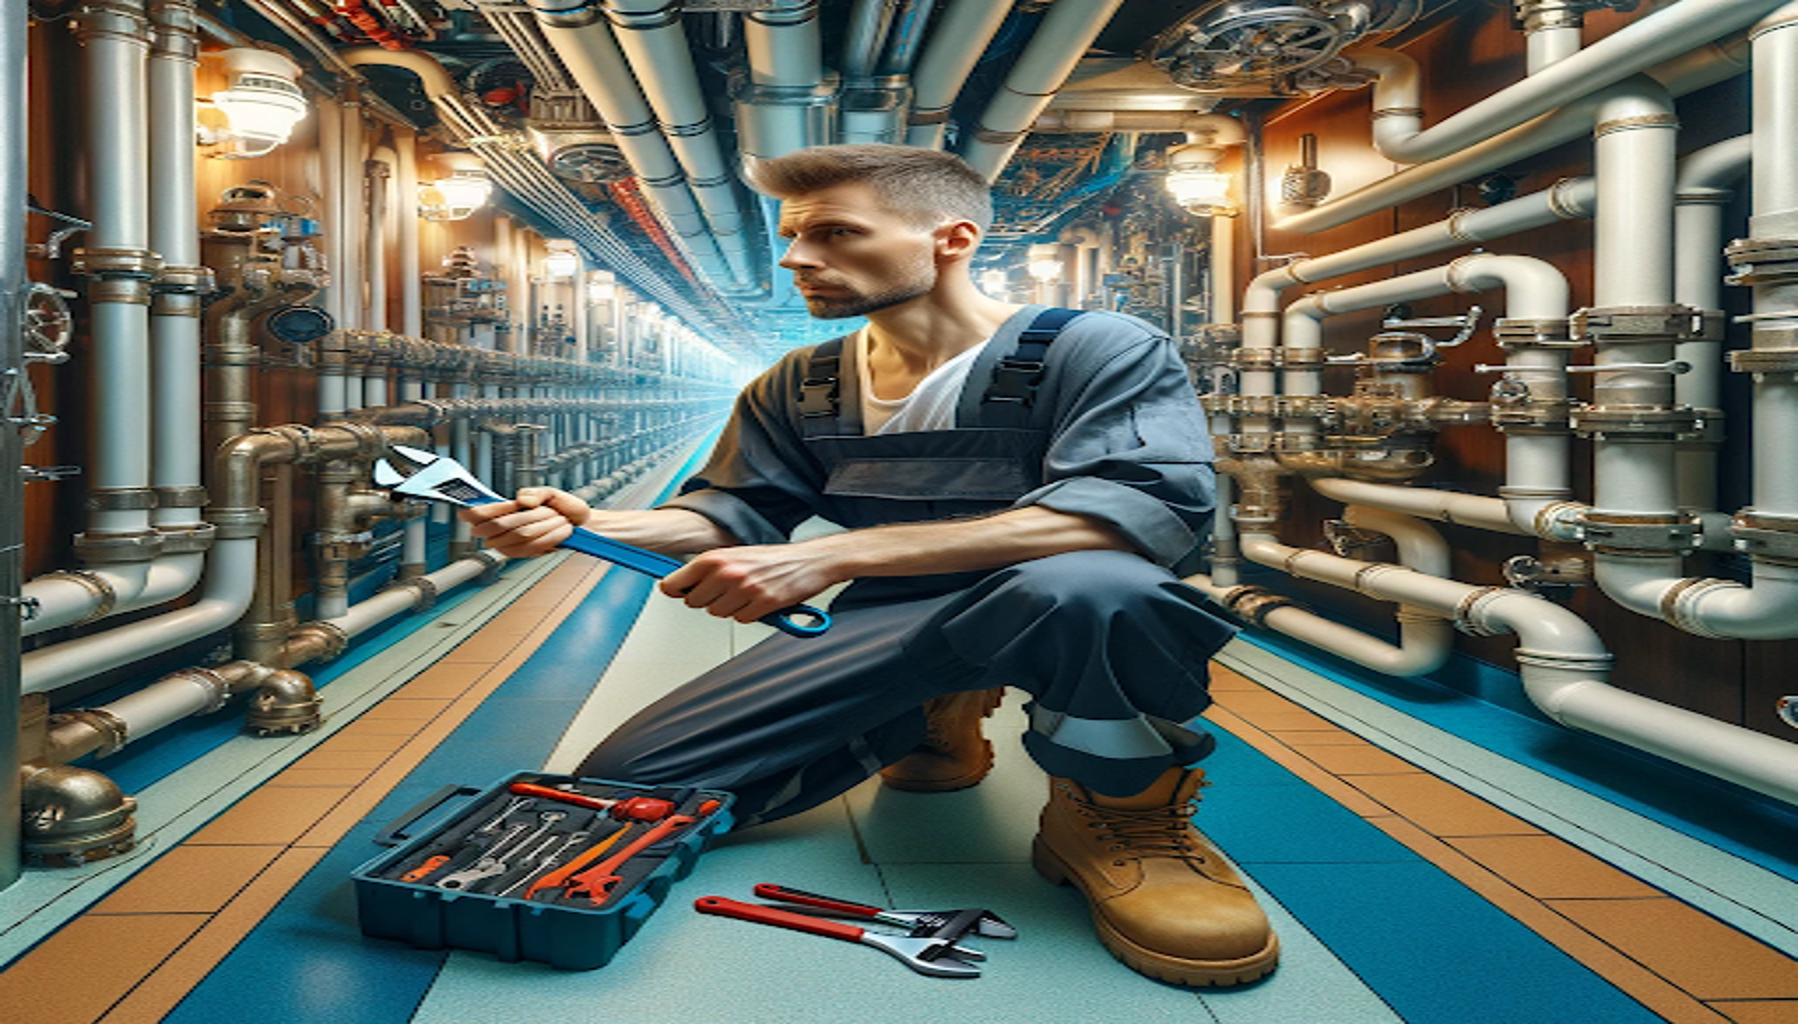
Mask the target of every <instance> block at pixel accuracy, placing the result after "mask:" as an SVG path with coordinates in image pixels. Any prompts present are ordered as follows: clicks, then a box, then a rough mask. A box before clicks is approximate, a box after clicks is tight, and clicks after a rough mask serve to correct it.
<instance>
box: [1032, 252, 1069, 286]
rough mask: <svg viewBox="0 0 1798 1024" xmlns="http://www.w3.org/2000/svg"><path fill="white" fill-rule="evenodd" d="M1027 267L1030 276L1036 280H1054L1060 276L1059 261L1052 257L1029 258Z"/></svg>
mask: <svg viewBox="0 0 1798 1024" xmlns="http://www.w3.org/2000/svg"><path fill="white" fill-rule="evenodd" d="M1028 269H1029V271H1030V276H1031V277H1034V278H1036V279H1037V280H1038V281H1055V280H1059V279H1060V278H1061V261H1060V260H1058V259H1055V258H1053V257H1047V256H1045V257H1040V258H1038V259H1034V260H1031V261H1030V263H1029V266H1028Z"/></svg>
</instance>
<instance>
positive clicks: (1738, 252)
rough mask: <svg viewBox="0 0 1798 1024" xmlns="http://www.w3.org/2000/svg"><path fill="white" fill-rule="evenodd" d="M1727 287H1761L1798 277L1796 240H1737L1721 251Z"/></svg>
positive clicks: (1797, 242) (1797, 247)
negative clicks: (1727, 267)
mask: <svg viewBox="0 0 1798 1024" xmlns="http://www.w3.org/2000/svg"><path fill="white" fill-rule="evenodd" d="M1723 258H1724V259H1725V260H1727V261H1728V262H1729V269H1730V271H1731V274H1730V276H1728V277H1726V278H1724V281H1725V282H1726V283H1728V284H1743V285H1752V284H1764V283H1772V282H1778V281H1783V280H1787V279H1790V278H1791V277H1792V276H1793V275H1794V274H1798V238H1738V239H1736V240H1735V241H1734V242H1731V243H1730V244H1729V245H1728V246H1726V247H1724V249H1723Z"/></svg>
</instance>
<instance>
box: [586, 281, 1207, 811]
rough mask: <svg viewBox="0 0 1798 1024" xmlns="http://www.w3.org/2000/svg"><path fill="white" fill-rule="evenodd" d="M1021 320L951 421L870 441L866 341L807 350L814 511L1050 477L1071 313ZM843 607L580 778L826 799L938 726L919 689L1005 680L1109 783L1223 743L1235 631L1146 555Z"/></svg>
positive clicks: (1044, 731)
mask: <svg viewBox="0 0 1798 1024" xmlns="http://www.w3.org/2000/svg"><path fill="white" fill-rule="evenodd" d="M1025 314H1028V315H1029V316H1030V317H1031V318H1030V319H1027V320H1025V321H1023V322H1024V323H1028V326H1027V327H1024V328H1023V329H1022V330H1021V331H1018V330H1017V329H1016V328H1015V327H1013V328H1012V329H1011V330H1009V331H1003V330H1002V331H1001V332H1000V333H999V334H997V335H995V337H994V339H993V340H992V341H991V342H989V344H988V349H989V351H988V352H985V353H983V354H982V358H981V360H980V361H979V362H978V363H977V364H976V366H975V368H974V370H973V371H972V372H971V373H970V376H969V380H968V384H967V385H966V389H965V391H964V401H963V405H962V409H961V414H960V415H958V418H957V426H956V427H955V429H952V430H946V431H930V432H918V433H898V434H883V435H876V436H871V437H864V436H862V435H861V429H862V427H861V422H860V420H861V416H860V401H859V395H858V386H857V383H856V382H857V377H858V375H857V372H856V369H855V367H854V365H853V358H854V356H853V348H847V349H846V347H845V346H844V345H843V344H842V339H838V340H837V341H835V342H827V343H825V344H823V345H820V346H818V347H817V348H816V349H814V350H813V351H812V353H811V355H810V358H809V360H808V361H806V362H805V364H804V366H803V372H801V373H798V374H796V375H794V377H795V379H796V381H797V382H798V383H797V387H796V388H795V389H793V390H795V391H796V392H797V393H796V394H791V395H790V397H791V399H792V400H794V401H796V402H797V406H798V412H799V415H798V417H797V429H796V430H795V431H794V433H795V435H796V438H795V439H794V440H796V441H797V443H799V444H802V445H803V452H804V457H805V458H806V459H808V460H810V465H809V466H808V467H806V468H807V471H808V472H811V473H813V474H815V475H816V476H817V478H818V479H820V480H822V485H821V486H820V487H819V488H818V492H819V495H820V497H819V498H818V499H817V500H816V501H815V502H814V504H815V505H816V506H818V507H817V508H816V511H817V513H818V514H820V515H825V516H826V517H827V518H829V519H831V520H832V521H834V522H837V523H839V524H840V525H843V526H846V527H849V528H851V529H854V528H860V527H868V526H874V525H879V524H884V523H894V522H911V521H920V520H937V519H946V518H950V517H959V516H967V515H979V514H990V513H994V512H999V511H1003V510H1005V509H1007V508H1010V507H1012V506H1013V503H1014V502H1016V501H1017V500H1018V499H1019V498H1020V497H1022V496H1024V495H1026V494H1029V493H1031V492H1033V491H1035V490H1037V489H1038V488H1040V487H1042V486H1043V482H1044V481H1043V477H1044V472H1043V469H1042V467H1043V464H1044V457H1045V451H1046V449H1047V447H1048V443H1049V437H1050V427H1049V425H1048V423H1047V422H1046V420H1047V417H1048V411H1047V410H1044V409H1041V408H1038V405H1039V403H1038V402H1036V401H1035V398H1036V392H1037V388H1038V385H1039V384H1040V383H1041V382H1042V380H1043V379H1044V365H1045V362H1046V357H1047V354H1048V350H1049V348H1050V345H1051V344H1052V343H1053V342H1054V341H1055V340H1056V338H1057V336H1058V335H1059V333H1060V331H1061V329H1062V328H1063V327H1064V326H1065V325H1066V323H1067V322H1068V321H1069V320H1070V319H1072V318H1073V317H1074V316H1076V315H1078V314H1076V313H1074V312H1073V311H1069V310H1047V311H1042V312H1040V313H1039V312H1036V311H1035V310H1034V309H1027V310H1026V311H1025ZM1099 315H1104V314H1099ZM845 364H847V365H845ZM1170 365H1172V366H1174V367H1176V368H1177V367H1178V360H1177V358H1176V359H1173V361H1172V363H1171V364H1170ZM1181 372H1182V374H1183V371H1181ZM1184 380H1185V378H1184V376H1183V375H1182V376H1181V377H1180V385H1179V386H1180V387H1185V384H1184ZM1185 395H1186V397H1188V398H1190V391H1186V392H1185ZM1194 408H1195V410H1196V403H1195V404H1194ZM741 412H742V408H741V406H740V408H739V413H740V414H741ZM1194 422H1196V423H1198V424H1200V426H1199V427H1197V428H1195V429H1198V430H1200V431H1202V419H1198V418H1196V417H1195V421H1194ZM731 439H732V435H731V434H727V436H726V439H725V441H724V442H721V445H724V444H728V443H730V442H731ZM1194 443H1195V444H1197V445H1199V446H1201V448H1202V451H1200V452H1199V453H1198V455H1197V456H1196V457H1195V461H1208V459H1209V447H1208V438H1206V437H1204V435H1203V434H1202V432H1201V433H1200V434H1198V436H1197V437H1196V439H1195V441H1194ZM719 459H720V456H717V455H715V456H714V463H717V462H718V461H719ZM1206 470H1207V472H1209V469H1208V467H1206ZM702 475H703V474H702ZM1207 500H1208V496H1207ZM674 504H677V505H678V504H680V502H679V501H677V502H675V503H674ZM699 507H704V506H703V505H702V506H699ZM739 529H740V530H741V532H740V533H739V536H743V534H745V533H749V530H748V529H747V528H746V527H739ZM743 539H745V540H746V541H748V542H751V543H756V542H760V539H759V538H756V537H753V536H743ZM831 614H832V616H833V618H834V620H835V624H834V625H833V626H832V627H831V629H830V631H829V632H828V633H826V634H824V635H823V636H821V637H818V638H813V639H800V638H795V637H790V636H786V635H784V634H776V635H773V636H770V637H769V638H768V639H766V640H764V641H762V642H761V643H759V644H757V645H756V646H755V647H753V648H751V649H750V650H748V651H745V652H744V653H743V654H741V655H739V656H737V657H735V658H732V659H731V660H730V661H727V662H725V663H723V664H721V665H719V666H718V667H716V668H714V669H712V670H711V671H709V672H706V673H705V674H703V675H701V676H700V677H699V678H697V679H694V680H693V681H691V682H689V683H687V684H685V685H683V686H681V687H679V688H677V689H676V690H674V691H672V692H671V693H669V694H668V695H667V696H665V697H663V698H662V699H661V700H658V701H656V702H655V703H654V704H652V705H651V706H649V707H648V708H645V709H644V710H643V711H641V712H640V713H638V714H637V715H636V716H634V717H633V718H631V719H630V720H629V721H627V722H626V723H625V724H624V725H622V726H620V727H619V728H618V729H617V730H616V731H615V732H614V733H613V734H612V735H611V736H609V737H607V738H606V739H605V740H604V741H603V742H601V743H600V745H599V746H598V747H597V748H595V749H594V750H593V751H592V752H591V753H590V754H589V755H588V756H587V758H586V759H585V760H584V761H583V762H582V763H581V765H580V767H579V769H578V770H579V773H580V774H581V775H584V776H588V777H592V778H604V779H614V780H619V781H630V782H643V783H651V784H678V785H691V786H700V787H704V788H709V789H724V790H729V791H731V792H732V793H734V794H736V797H737V803H736V806H735V808H734V810H735V811H736V813H737V814H738V816H739V818H740V819H741V820H742V821H743V822H744V823H745V824H754V823H757V822H761V821H768V820H772V819H774V818H779V817H784V816H786V815H789V814H795V813H798V812H800V811H803V810H806V809H807V808H810V807H812V806H815V805H817V804H819V803H822V802H823V801H825V800H828V799H830V798H831V797H833V796H836V795H838V794H840V793H842V792H844V791H845V790H847V789H849V788H850V787H851V786H854V785H855V784H856V783H858V782H860V781H862V780H863V779H865V778H867V777H868V776H869V775H871V774H873V773H874V772H876V771H878V770H879V769H881V768H882V767H884V766H886V765H888V764H891V763H893V762H895V761H897V760H899V759H900V758H902V757H904V756H905V755H906V754H908V753H910V752H911V750H912V749H913V748H914V747H915V746H916V745H917V744H918V743H919V742H920V741H921V740H922V739H923V737H924V734H925V718H924V714H923V712H922V705H923V703H924V702H925V701H926V700H928V699H930V698H932V697H938V696H942V695H944V694H949V693H955V692H959V691H965V690H979V689H985V688H988V687H994V686H1012V687H1017V688H1019V689H1021V690H1024V691H1026V692H1027V693H1029V694H1030V696H1031V700H1030V702H1029V703H1028V705H1027V712H1028V714H1029V717H1030V729H1029V731H1028V732H1027V733H1026V734H1025V737H1024V745H1025V748H1026V749H1027V750H1028V751H1029V753H1030V755H1031V757H1032V758H1034V759H1035V760H1036V762H1037V763H1038V764H1039V765H1040V766H1041V767H1042V768H1043V769H1044V770H1045V771H1047V772H1048V773H1049V774H1051V775H1055V776H1061V777H1066V778H1071V779H1074V780H1075V781H1077V782H1079V783H1081V784H1083V785H1085V786H1087V787H1089V788H1091V789H1094V790H1096V791H1098V792H1100V793H1104V794H1108V795H1114V796H1125V795H1129V794H1132V793H1136V792H1139V791H1141V790H1142V789H1144V788H1146V787H1147V786H1148V785H1149V783H1151V782H1152V781H1154V780H1155V778H1156V777H1157V776H1159V775H1160V774H1161V773H1162V772H1163V771H1164V770H1166V769H1167V768H1168V767H1170V766H1174V765H1187V764H1191V763H1193V762H1195V761H1197V760H1199V759H1200V758H1202V757H1204V756H1205V755H1206V754H1207V753H1209V752H1210V750H1211V748H1212V746H1213V743H1214V741H1213V739H1212V737H1211V736H1210V735H1209V734H1208V733H1206V732H1205V731H1204V729H1203V728H1202V727H1201V726H1200V725H1199V724H1198V723H1197V721H1196V718H1197V716H1198V715H1199V713H1200V712H1202V711H1203V710H1204V709H1205V708H1206V706H1207V705H1208V704H1209V703H1210V698H1209V696H1208V695H1207V693H1206V685H1207V680H1208V672H1207V663H1208V661H1209V659H1210V657H1211V655H1212V654H1213V653H1214V652H1216V650H1217V649H1218V648H1219V647H1221V646H1222V645H1223V644H1224V643H1225V641H1227V640H1228V639H1229V638H1230V636H1231V635H1232V633H1233V632H1234V627H1233V626H1231V625H1230V624H1228V623H1227V622H1225V621H1223V620H1221V619H1219V618H1217V617H1216V616H1214V615H1213V614H1212V613H1211V612H1210V611H1208V610H1207V605H1206V603H1205V601H1204V599H1203V597H1201V596H1200V595H1199V593H1198V592H1197V591H1195V590H1193V589H1192V588H1190V587H1187V586H1186V585H1185V584H1182V583H1180V582H1179V580H1178V579H1177V578H1176V577H1175V576H1174V575H1173V573H1171V572H1170V571H1169V570H1168V569H1166V568H1163V567H1162V566H1160V565H1157V564H1155V563H1154V562H1152V561H1150V560H1149V559H1147V558H1145V557H1142V556H1140V555H1137V554H1134V553H1130V552H1123V551H1100V550H1095V551H1077V552H1071V553H1067V554H1061V555H1054V556H1051V557H1047V558H1041V559H1036V560H1033V561H1029V562H1022V563H1019V564H1016V565H1012V566H1009V567H1006V568H1003V569H998V570H990V571H981V572H973V573H956V574H944V575H935V576H914V577H892V578H868V579H862V580H858V581H856V582H854V583H852V584H851V585H850V586H849V587H848V588H847V589H846V590H845V591H844V592H843V593H842V594H841V595H840V596H839V597H838V598H837V599H836V600H835V601H834V602H833V603H832V605H831Z"/></svg>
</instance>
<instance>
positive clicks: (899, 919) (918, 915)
mask: <svg viewBox="0 0 1798 1024" xmlns="http://www.w3.org/2000/svg"><path fill="white" fill-rule="evenodd" d="M755 894H756V895H757V896H760V897H761V898H762V899H765V900H779V901H780V902H782V903H796V904H798V905H799V906H802V907H816V908H818V909H819V910H829V911H834V912H836V913H839V914H848V915H850V916H851V917H862V918H866V919H868V920H870V921H879V922H881V923H882V924H895V925H898V926H899V927H901V928H904V929H906V930H908V931H910V932H911V934H912V935H913V936H914V937H925V938H947V939H949V940H950V941H955V940H958V939H960V938H961V934H960V933H961V932H967V931H972V932H974V933H975V934H977V935H984V936H986V937H988V938H992V939H1015V938H1017V937H1018V930H1017V929H1016V928H1013V927H1012V926H1011V925H1009V924H1006V923H1005V919H1004V918H1002V917H1000V916H999V915H998V914H995V913H993V912H992V911H990V910H987V909H985V908H983V907H975V908H970V909H967V910H887V909H885V908H884V907H873V906H869V905H867V904H865V903H851V902H850V901H848V900H839V899H836V898H834V897H830V896H820V895H818V894H817V893H815V892H806V891H805V890H803V889H789V888H787V887H786V886H784V885H772V884H770V883H768V882H761V883H759V884H757V885H756V887H755ZM952 932H953V934H952Z"/></svg>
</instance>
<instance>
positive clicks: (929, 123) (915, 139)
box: [905, 0, 1012, 149]
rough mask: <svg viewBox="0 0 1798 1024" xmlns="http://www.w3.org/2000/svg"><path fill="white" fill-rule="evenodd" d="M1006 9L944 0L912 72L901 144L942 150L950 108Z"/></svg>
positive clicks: (987, 0) (986, 0)
mask: <svg viewBox="0 0 1798 1024" xmlns="http://www.w3.org/2000/svg"><path fill="white" fill-rule="evenodd" d="M1011 7H1012V5H1011V4H1010V3H1006V2H996V0H949V6H947V7H946V8H944V9H943V13H942V16H941V17H939V18H938V19H937V25H936V31H935V32H932V33H931V34H930V43H929V45H927V46H926V47H925V48H924V54H923V56H922V57H920V58H919V59H918V66H917V69H916V73H915V74H913V75H912V80H911V84H912V99H911V116H910V117H909V118H908V124H909V125H910V127H909V128H907V129H906V135H905V142H906V145H908V146H921V147H924V148H926V149H941V148H942V146H943V136H944V133H945V131H946V130H947V129H948V126H949V109H950V108H951V107H952V106H954V105H955V98H956V96H958V95H959V94H960V93H961V89H962V86H963V85H965V84H966V83H967V81H968V75H970V74H972V73H973V71H974V66H975V65H976V64H978V63H979V62H980V55H981V54H983V53H985V52H986V48H987V46H988V45H989V44H991V43H992V41H993V36H995V35H997V34H998V32H999V26H1001V25H1003V24H1005V18H1006V16H1007V15H1008V14H1010V13H1011Z"/></svg>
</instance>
